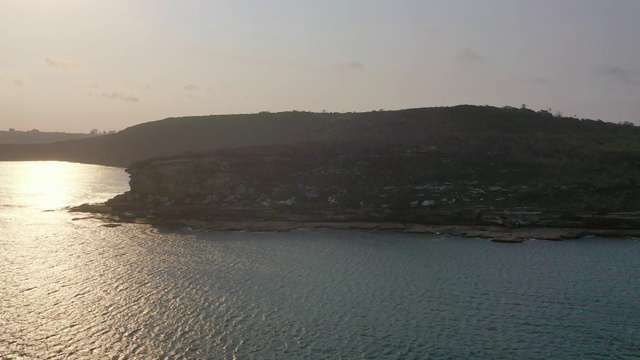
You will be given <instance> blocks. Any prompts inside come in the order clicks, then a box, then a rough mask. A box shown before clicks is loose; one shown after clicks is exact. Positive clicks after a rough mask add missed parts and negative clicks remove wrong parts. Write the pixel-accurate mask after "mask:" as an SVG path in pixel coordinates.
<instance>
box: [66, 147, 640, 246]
mask: <svg viewBox="0 0 640 360" xmlns="http://www.w3.org/2000/svg"><path fill="white" fill-rule="evenodd" d="M414 150H415V149H414V148H407V147H406V146H400V145H396V146H387V147H375V146H374V147H371V146H369V145H367V144H357V145H354V144H352V143H348V144H340V143H333V144H324V143H322V144H316V145H313V146H309V145H304V146H287V147H262V148H251V149H242V150H237V151H225V152H214V153H204V154H192V155H188V156H176V157H171V158H158V159H151V160H146V161H142V162H137V163H134V164H133V165H132V166H131V167H129V168H128V169H127V170H126V171H127V172H128V173H129V174H130V186H131V190H130V191H128V192H126V193H124V194H122V195H118V196H116V197H115V198H113V199H111V200H109V201H108V202H107V203H106V206H100V207H97V208H96V209H97V211H96V212H100V213H105V212H108V213H111V214H112V215H114V216H118V217H119V218H121V219H123V220H125V221H133V220H135V219H144V221H145V222H152V223H166V222H185V221H200V222H205V223H209V224H211V223H215V222H218V223H219V222H225V221H226V222H230V221H231V222H234V221H235V222H247V221H272V222H273V221H281V222H282V221H285V222H305V223H313V222H316V223H318V222H324V223H326V222H334V223H348V222H351V223H377V224H385V223H387V224H423V225H430V226H436V225H437V226H448V225H458V226H469V225H473V226H476V227H478V226H497V227H501V228H505V229H518V228H571V229H600V230H602V229H618V230H620V229H640V212H638V211H634V210H633V209H630V208H629V206H628V205H625V206H620V204H629V203H631V204H633V201H632V200H633V199H637V197H638V189H637V186H635V184H631V185H630V186H628V187H627V188H621V187H616V188H614V189H613V190H612V193H611V197H612V198H615V199H616V201H615V202H611V203H607V202H603V201H600V202H599V208H598V209H590V208H589V207H590V206H591V204H592V202H593V201H592V197H596V196H597V197H598V198H599V199H602V198H606V195H607V193H606V192H604V191H603V190H602V189H596V190H594V189H595V186H596V185H594V184H586V185H580V186H579V185H576V184H573V183H571V182H570V181H569V180H567V181H566V182H565V183H563V184H560V185H559V184H558V181H559V180H562V178H560V179H558V178H554V179H553V180H554V181H545V179H544V177H543V176H538V177H536V176H532V177H522V176H519V175H518V176H513V175H511V174H512V173H516V174H519V172H520V171H521V170H522V169H521V168H519V167H517V166H513V165H511V167H508V166H505V167H503V168H502V169H499V170H498V171H499V174H500V176H496V174H495V171H496V169H495V168H493V167H475V168H471V169H468V168H464V167H462V166H461V164H459V163H457V162H455V161H451V157H450V156H448V154H445V153H441V152H438V151H437V149H431V148H430V149H429V150H428V151H414ZM105 209H109V210H105ZM77 210H83V211H90V210H88V209H87V208H84V209H77ZM380 226H382V225H380ZM380 226H378V227H380ZM394 226H395V225H394ZM472 233H473V232H472ZM577 233H579V234H582V233H583V232H577ZM591 233H593V231H592V232H591ZM625 234H626V233H625ZM554 236H555V235H554ZM566 236H569V235H566ZM504 239H506V240H509V239H510V238H509V237H508V236H507V237H503V240H504Z"/></svg>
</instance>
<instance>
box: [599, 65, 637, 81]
mask: <svg viewBox="0 0 640 360" xmlns="http://www.w3.org/2000/svg"><path fill="white" fill-rule="evenodd" d="M595 73H596V74H598V75H601V76H606V77H609V78H612V79H615V80H617V81H620V82H623V83H625V84H631V85H638V84H640V73H638V72H636V71H632V70H629V69H623V68H621V67H619V66H607V67H602V68H599V69H596V70H595Z"/></svg>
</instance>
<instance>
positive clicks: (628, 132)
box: [0, 105, 640, 166]
mask: <svg viewBox="0 0 640 360" xmlns="http://www.w3.org/2000/svg"><path fill="white" fill-rule="evenodd" d="M639 136H640V128H638V127H634V126H625V125H616V124H611V123H605V122H602V121H593V120H586V119H583V120H580V119H575V118H567V117H555V116H552V115H551V114H550V113H548V112H546V111H539V112H535V111H532V110H528V109H516V108H510V107H507V108H496V107H490V106H471V105H460V106H455V107H440V108H422V109H407V110H398V111H374V112H366V113H310V112H297V111H293V112H282V113H259V114H251V115H215V116H214V115H212V116H198V117H182V118H168V119H164V120H159V121H154V122H149V123H144V124H140V125H136V126H132V127H130V128H127V129H125V130H122V131H120V132H118V133H117V134H111V135H104V136H100V137H95V138H88V139H81V140H73V141H64V142H57V143H53V144H29V145H27V144H20V145H17V144H7V145H0V160H63V161H73V162H83V163H95V164H103V165H113V166H128V165H129V164H131V163H132V162H134V161H138V160H142V159H147V158H151V157H160V156H170V155H175V154H180V153H185V152H203V151H212V150H220V149H233V148H242V147H256V146H264V145H286V144H289V145H291V144H302V143H319V142H320V143H321V142H336V141H338V142H353V141H355V142H356V143H360V144H365V143H368V144H371V146H385V144H386V145H389V144H403V146H408V147H411V146H414V147H420V146H422V147H425V146H426V147H434V148H437V149H440V150H445V151H446V152H448V153H451V152H455V153H456V154H458V155H459V156H460V158H468V159H469V161H473V158H474V157H475V156H478V155H479V154H498V153H499V154H502V156H504V158H503V159H502V160H504V161H508V160H509V158H510V156H511V157H517V158H518V159H520V160H522V159H523V158H526V156H535V157H537V158H545V157H548V160H549V162H550V163H553V162H558V161H562V159H566V155H565V154H567V153H570V154H571V158H572V159H580V158H583V159H585V161H587V160H594V159H598V158H601V157H602V156H603V154H607V155H606V156H607V157H608V156H611V154H618V155H619V156H621V157H630V158H631V159H634V160H635V159H637V158H638V154H639V153H640V151H638V150H639V149H640V145H638V144H639V143H640V142H638V141H637V140H638V139H639ZM558 159H559V160H558Z"/></svg>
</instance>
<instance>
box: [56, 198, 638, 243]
mask: <svg viewBox="0 0 640 360" xmlns="http://www.w3.org/2000/svg"><path fill="white" fill-rule="evenodd" d="M68 210H69V212H72V213H90V214H93V215H91V216H87V217H79V218H74V219H73V220H83V219H89V218H92V219H98V220H102V221H104V222H105V224H104V225H103V226H107V227H116V226H120V225H121V224H123V223H136V224H146V225H151V226H156V227H168V228H185V227H188V228H191V229H193V230H197V231H255V232H260V231H268V232H288V231H294V230H299V229H336V230H381V231H395V232H403V233H413V234H428V235H438V234H449V235H452V236H460V237H466V238H483V239H490V240H491V241H493V242H498V243H522V242H524V241H526V240H530V239H537V240H550V241H563V240H570V239H580V238H583V237H585V236H603V237H629V236H630V237H640V229H628V228H622V229H620V228H581V227H541V226H527V227H517V228H510V227H507V226H499V225H484V224H418V223H411V222H393V221H323V220H317V221H310V220H301V221H296V220H265V219H250V218H247V219H242V220H238V219H217V220H201V219H195V218H170V217H169V218H166V217H163V218H160V217H155V216H137V215H136V214H134V213H131V212H122V213H116V212H114V211H113V210H112V209H111V208H110V207H109V206H107V205H105V204H93V205H89V204H83V205H80V206H76V207H71V208H69V209H68Z"/></svg>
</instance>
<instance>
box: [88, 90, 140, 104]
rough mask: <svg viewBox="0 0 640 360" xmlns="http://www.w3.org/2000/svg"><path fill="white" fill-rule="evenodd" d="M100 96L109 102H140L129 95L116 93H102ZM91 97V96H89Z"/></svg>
mask: <svg viewBox="0 0 640 360" xmlns="http://www.w3.org/2000/svg"><path fill="white" fill-rule="evenodd" d="M101 95H102V96H104V97H106V98H107V99H110V100H123V101H127V102H138V101H140V99H138V98H137V97H136V96H135V95H131V94H124V93H121V92H120V93H117V92H112V93H106V92H104V93H102V94H101ZM90 96H92V94H91V95H90Z"/></svg>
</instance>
